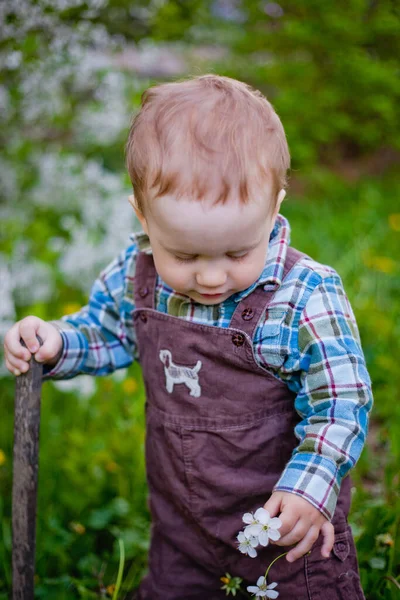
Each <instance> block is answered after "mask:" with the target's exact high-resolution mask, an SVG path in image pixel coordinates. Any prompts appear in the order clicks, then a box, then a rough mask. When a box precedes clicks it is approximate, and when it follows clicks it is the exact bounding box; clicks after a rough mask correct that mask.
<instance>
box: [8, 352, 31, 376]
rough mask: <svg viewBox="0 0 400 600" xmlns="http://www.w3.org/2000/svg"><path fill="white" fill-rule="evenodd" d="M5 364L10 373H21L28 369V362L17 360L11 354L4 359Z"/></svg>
mask: <svg viewBox="0 0 400 600" xmlns="http://www.w3.org/2000/svg"><path fill="white" fill-rule="evenodd" d="M5 365H6V367H7V369H8V370H9V371H10V373H12V374H13V375H16V376H18V375H21V373H26V372H27V371H28V370H29V363H28V362H25V361H22V360H19V359H17V358H15V357H12V356H10V357H9V358H6V359H5Z"/></svg>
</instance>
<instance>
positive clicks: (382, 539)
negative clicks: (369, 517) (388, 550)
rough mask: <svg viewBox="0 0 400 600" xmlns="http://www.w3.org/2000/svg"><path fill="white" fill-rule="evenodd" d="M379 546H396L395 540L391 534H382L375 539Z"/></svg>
mask: <svg viewBox="0 0 400 600" xmlns="http://www.w3.org/2000/svg"><path fill="white" fill-rule="evenodd" d="M375 539H376V541H377V543H378V544H382V545H383V546H394V540H393V538H392V536H391V535H390V533H380V534H379V535H377V536H376V537H375Z"/></svg>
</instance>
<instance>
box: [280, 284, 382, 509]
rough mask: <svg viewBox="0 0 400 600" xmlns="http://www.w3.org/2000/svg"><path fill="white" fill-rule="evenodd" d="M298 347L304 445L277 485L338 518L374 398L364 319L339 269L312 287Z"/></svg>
mask: <svg viewBox="0 0 400 600" xmlns="http://www.w3.org/2000/svg"><path fill="white" fill-rule="evenodd" d="M298 348H299V364H300V373H301V374H300V390H299V392H298V394H297V397H296V400H295V407H296V410H297V412H298V413H299V415H300V416H301V417H302V420H301V421H300V423H299V424H298V425H297V427H296V430H295V432H296V436H297V437H298V439H299V445H298V446H297V448H296V449H295V450H294V452H293V455H292V458H291V460H290V461H289V463H288V464H287V466H286V468H285V471H284V472H283V474H282V476H281V477H280V479H279V481H278V483H277V485H276V486H275V489H276V490H282V491H290V492H293V493H295V494H297V495H299V496H302V497H303V498H305V499H306V500H308V501H309V502H311V504H313V505H314V506H315V507H316V508H318V509H319V510H320V511H321V512H322V513H323V514H324V515H325V516H326V517H327V518H328V519H331V518H332V516H333V513H334V510H335V507H336V501H337V496H338V493H339V490H340V485H341V481H342V479H343V477H344V476H345V475H346V474H347V473H348V471H349V470H350V469H351V468H352V467H353V466H354V465H355V463H356V461H357V460H358V458H359V456H360V454H361V450H362V448H363V446H364V442H365V438H366V435H367V430H368V415H369V411H370V409H371V406H372V392H371V382H370V378H369V375H368V372H367V369H366V365H365V359H364V356H363V352H362V349H361V345H360V340H359V335H358V329H357V325H356V322H355V318H354V315H353V311H352V309H351V307H350V304H349V301H348V299H347V297H346V294H345V292H344V290H343V287H342V282H341V280H340V278H339V276H338V275H337V274H333V275H330V276H328V277H326V278H324V279H322V281H321V282H320V283H319V284H318V285H317V286H316V288H315V289H314V290H313V291H312V293H311V294H310V296H309V298H308V301H307V303H306V305H305V307H304V309H303V311H302V313H301V316H300V321H299V329H298Z"/></svg>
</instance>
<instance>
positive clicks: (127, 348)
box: [44, 246, 137, 379]
mask: <svg viewBox="0 0 400 600" xmlns="http://www.w3.org/2000/svg"><path fill="white" fill-rule="evenodd" d="M136 255H137V250H136V247H135V246H130V247H129V248H127V249H126V250H125V251H124V252H122V253H121V254H120V256H119V257H118V258H117V259H115V260H114V261H113V262H112V263H111V264H110V265H109V266H108V267H107V268H106V269H105V270H104V271H103V272H102V273H101V275H100V277H99V278H98V279H97V280H96V282H95V283H94V285H93V287H92V291H91V294H90V299H89V303H88V305H87V306H84V307H83V308H82V309H81V310H80V311H79V312H77V313H74V314H72V315H67V316H65V317H63V318H62V319H60V320H58V321H52V323H53V324H54V325H55V326H56V327H57V328H58V329H59V331H60V333H61V336H62V339H63V351H62V355H61V358H60V360H59V361H58V363H57V364H56V365H55V366H54V367H53V368H52V369H50V370H46V369H45V371H44V377H45V378H52V379H70V378H71V377H75V376H76V375H79V374H81V373H86V374H89V375H106V374H107V373H111V372H113V371H115V370H116V369H120V368H123V367H127V366H129V365H130V364H131V363H132V362H133V360H134V358H135V357H136V336H135V331H134V328H133V319H132V318H131V314H132V311H133V309H134V303H133V297H134V296H133V275H134V273H133V269H134V266H135V263H136Z"/></svg>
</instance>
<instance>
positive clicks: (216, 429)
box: [181, 411, 296, 547]
mask: <svg viewBox="0 0 400 600" xmlns="http://www.w3.org/2000/svg"><path fill="white" fill-rule="evenodd" d="M294 419H295V415H294V414H293V411H284V412H279V413H275V414H269V415H268V416H263V417H261V418H257V419H253V420H252V421H250V422H246V423H245V424H243V423H241V424H238V425H231V426H229V427H220V426H219V425H218V423H214V424H213V425H210V424H209V425H208V426H207V428H200V427H190V428H189V427H184V428H182V430H181V434H182V447H183V458H184V468H185V474H186V480H187V485H188V490H189V509H190V511H191V513H192V514H193V515H194V517H195V518H196V520H197V521H198V522H199V524H200V525H201V527H202V528H204V529H206V530H207V531H208V533H209V534H211V535H212V536H213V537H215V538H218V539H220V540H221V541H224V542H225V543H228V544H229V545H234V546H235V547H236V546H237V545H236V535H237V533H238V531H239V530H240V529H241V528H242V525H243V524H242V521H241V518H242V515H243V513H245V512H248V511H252V510H255V509H256V508H258V507H259V506H262V505H263V504H264V503H265V502H266V501H267V500H268V498H269V496H270V494H271V492H272V489H273V487H274V485H275V484H276V482H277V480H278V479H279V477H280V475H281V473H282V471H283V469H284V467H285V465H286V463H287V461H288V460H289V458H290V456H291V454H292V451H293V449H294V447H295V446H296V438H295V436H294V433H293V429H294Z"/></svg>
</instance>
